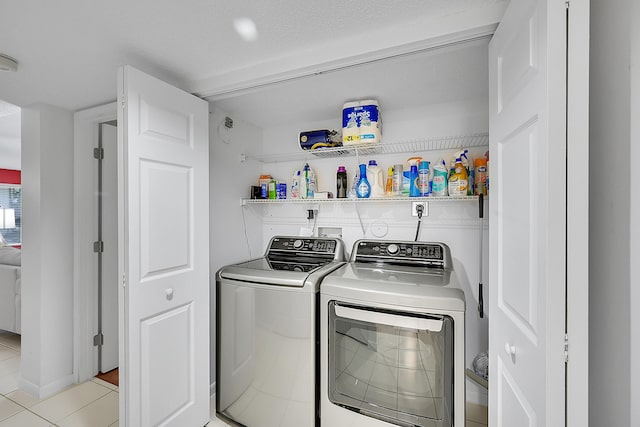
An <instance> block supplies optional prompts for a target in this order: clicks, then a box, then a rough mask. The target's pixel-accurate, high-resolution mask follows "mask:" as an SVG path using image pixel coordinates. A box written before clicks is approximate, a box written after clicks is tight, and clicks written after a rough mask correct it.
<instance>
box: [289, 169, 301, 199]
mask: <svg viewBox="0 0 640 427" xmlns="http://www.w3.org/2000/svg"><path fill="white" fill-rule="evenodd" d="M291 198H292V199H298V198H300V171H295V172H294V174H293V177H292V178H291Z"/></svg>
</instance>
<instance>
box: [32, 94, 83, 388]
mask: <svg viewBox="0 0 640 427" xmlns="http://www.w3.org/2000/svg"><path fill="white" fill-rule="evenodd" d="M22 189H23V193H22V194H23V198H22V202H23V213H24V216H23V221H24V222H23V234H22V248H23V249H22V304H23V306H22V352H21V354H22V356H21V366H20V375H21V378H20V388H21V389H23V390H25V391H27V392H29V393H31V394H33V395H35V396H38V397H45V396H48V395H51V394H53V393H55V392H57V391H59V390H61V389H62V388H64V387H65V386H67V385H69V384H71V383H73V114H72V113H71V112H69V111H66V110H62V109H59V108H56V107H53V106H50V105H45V104H36V105H31V106H28V107H25V108H23V109H22Z"/></svg>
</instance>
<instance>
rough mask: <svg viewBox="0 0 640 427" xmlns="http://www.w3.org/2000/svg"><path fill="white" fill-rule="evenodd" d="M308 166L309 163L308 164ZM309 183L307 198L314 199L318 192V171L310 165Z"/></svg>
mask: <svg viewBox="0 0 640 427" xmlns="http://www.w3.org/2000/svg"><path fill="white" fill-rule="evenodd" d="M307 166H308V165H307ZM307 178H308V184H307V199H313V196H314V195H315V194H316V191H317V190H316V173H315V172H314V171H313V169H311V166H309V174H308V175H307Z"/></svg>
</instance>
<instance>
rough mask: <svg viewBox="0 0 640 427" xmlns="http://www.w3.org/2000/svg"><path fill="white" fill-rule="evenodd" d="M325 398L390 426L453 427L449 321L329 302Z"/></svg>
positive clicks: (451, 324) (451, 358)
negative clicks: (326, 387) (327, 389)
mask: <svg viewBox="0 0 640 427" xmlns="http://www.w3.org/2000/svg"><path fill="white" fill-rule="evenodd" d="M328 355H329V356H328V357H329V361H328V362H329V363H328V365H329V373H328V374H329V391H328V392H329V396H328V397H329V400H330V401H331V402H333V403H335V404H337V405H340V406H343V407H345V408H347V409H350V410H353V411H356V412H360V413H361V414H363V415H367V416H370V417H374V418H378V419H381V420H384V421H387V422H390V423H392V424H394V425H406V426H437V427H451V426H452V425H453V421H454V420H453V360H454V358H453V319H452V318H451V317H449V316H441V315H427V314H418V313H405V312H396V311H389V310H381V309H377V308H373V307H362V306H357V305H351V304H343V303H337V302H335V301H331V302H330V303H329V352H328Z"/></svg>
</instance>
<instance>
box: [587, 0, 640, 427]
mask: <svg viewBox="0 0 640 427" xmlns="http://www.w3.org/2000/svg"><path fill="white" fill-rule="evenodd" d="M631 3H632V1H630V0H615V1H607V2H604V1H592V2H591V45H590V48H591V61H590V69H591V70H590V71H591V73H590V74H591V78H590V88H589V90H590V117H589V120H590V135H589V138H590V154H589V157H590V164H589V168H590V170H591V174H590V182H589V186H590V189H591V192H590V194H591V195H592V197H591V199H590V206H589V215H590V221H589V239H590V247H589V258H590V259H589V261H590V262H589V266H590V267H589V291H590V295H589V319H590V322H589V421H590V425H592V426H629V425H638V423H637V422H636V423H635V424H633V423H630V419H629V413H630V407H631V402H634V406H637V399H635V401H633V400H630V395H629V393H630V373H631V372H634V370H637V366H635V364H636V363H637V360H638V358H637V357H636V359H635V361H634V362H633V365H632V360H633V359H630V344H629V334H630V312H631V311H634V310H637V305H634V306H633V307H634V309H633V310H631V306H630V304H629V301H630V289H631V288H630V268H631V265H630V258H629V252H628V250H629V247H630V241H631V239H630V237H629V231H630V229H629V224H630V216H629V213H630V211H629V209H630V204H629V194H631V189H632V188H633V186H632V184H631V182H632V181H631V180H632V179H635V176H634V174H632V173H631V172H630V171H631V169H630V166H632V167H634V168H636V165H635V163H634V160H635V159H633V158H631V163H630V162H629V160H630V156H629V154H630V147H631V146H633V144H630V125H631V122H632V121H630V118H631V117H634V120H633V121H635V122H637V114H636V115H634V116H631V115H630V95H629V92H630V74H629V59H630V58H629V45H630V42H629V41H630V28H631V26H630V24H631V22H632V21H631V19H630V9H631ZM634 23H635V21H634ZM634 103H635V102H634ZM636 193H637V190H636ZM634 218H635V219H636V220H637V218H638V215H637V214H636V215H635V217H634ZM632 259H633V258H632ZM637 260H638V257H635V261H637ZM636 302H637V301H636ZM632 304H633V302H632ZM636 324H637V321H636Z"/></svg>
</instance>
